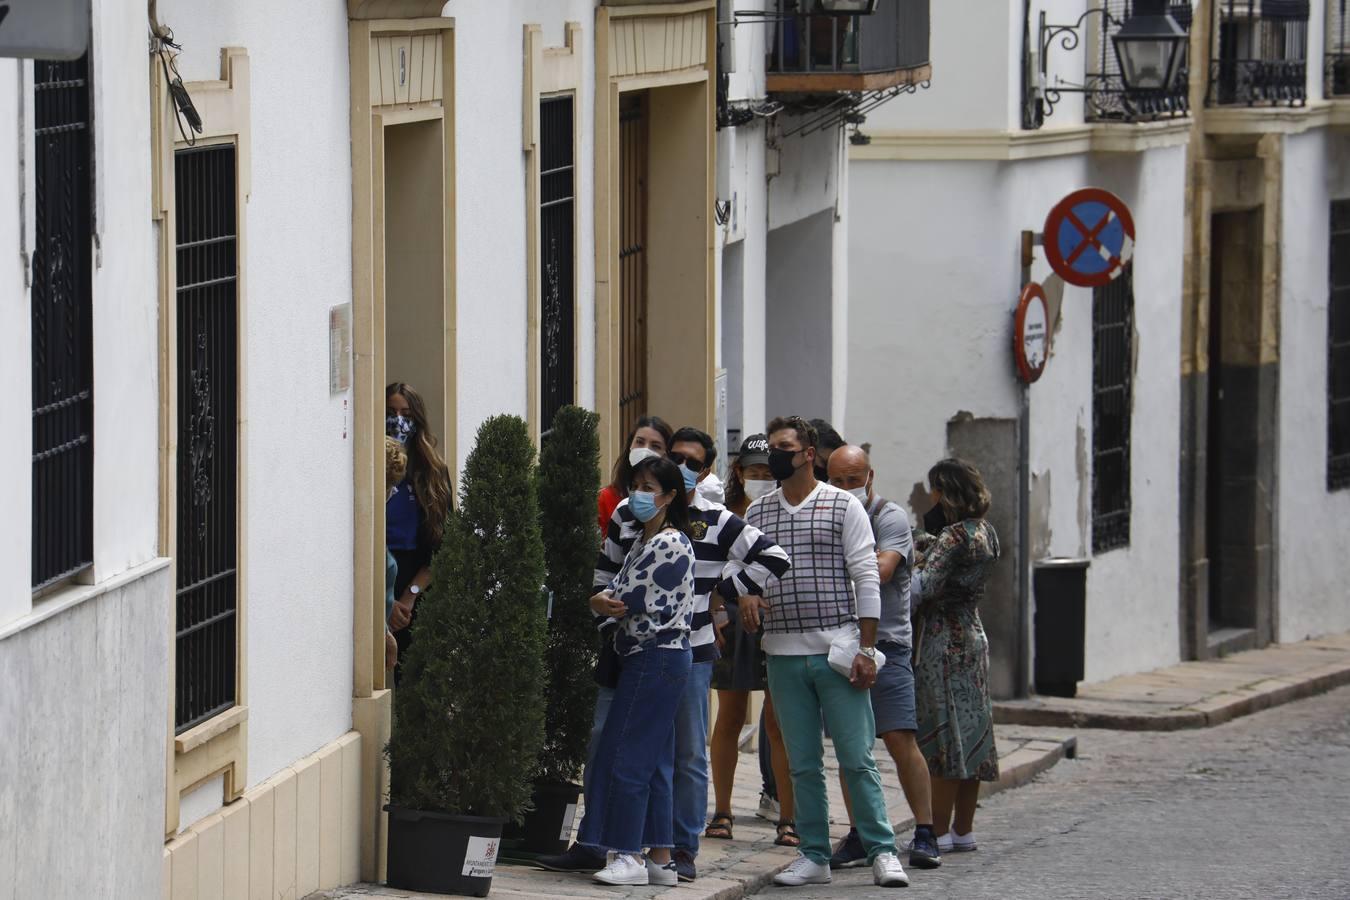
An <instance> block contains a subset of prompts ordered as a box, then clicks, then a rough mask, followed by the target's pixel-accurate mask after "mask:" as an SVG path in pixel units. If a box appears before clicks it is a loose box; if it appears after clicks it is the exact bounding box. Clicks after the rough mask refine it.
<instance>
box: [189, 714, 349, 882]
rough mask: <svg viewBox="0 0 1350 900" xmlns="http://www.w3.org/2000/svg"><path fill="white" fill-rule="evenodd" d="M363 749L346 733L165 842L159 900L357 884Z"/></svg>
mask: <svg viewBox="0 0 1350 900" xmlns="http://www.w3.org/2000/svg"><path fill="white" fill-rule="evenodd" d="M361 749H362V748H361V735H360V734H358V733H357V732H355V731H352V732H348V733H347V734H345V735H343V736H342V737H341V738H340V739H339V740H337V741H334V742H333V743H331V744H329V745H328V746H326V747H324V748H322V749H321V750H319V751H318V752H317V753H315V754H313V755H312V756H307V757H305V758H304V759H301V760H298V761H296V762H295V763H294V764H293V765H291V766H287V767H286V768H284V769H282V770H281V771H280V772H278V773H277V774H276V775H274V776H272V777H271V778H269V779H267V780H266V781H264V782H263V783H262V784H260V785H258V786H257V787H256V788H254V789H253V790H251V791H248V792H246V793H245V794H244V795H243V796H242V797H240V798H239V799H238V800H236V801H234V802H233V803H231V804H229V805H228V806H226V807H225V808H224V809H222V810H221V811H220V812H219V813H217V814H215V815H212V816H207V817H206V818H205V819H203V820H202V821H200V822H197V823H196V824H194V825H193V826H192V827H191V828H189V829H187V830H186V831H184V832H183V833H182V834H180V835H179V836H178V837H176V838H174V839H173V840H171V841H169V843H168V844H166V845H165V847H164V898H165V900H207V898H212V900H273V898H276V900H299V898H302V897H305V896H306V895H308V894H311V893H313V892H314V891H317V890H322V889H326V888H334V887H338V886H340V885H344V884H351V883H353V882H355V881H359V880H360V873H361V815H360V803H361V780H362V768H361V766H362V762H361V760H362V752H361Z"/></svg>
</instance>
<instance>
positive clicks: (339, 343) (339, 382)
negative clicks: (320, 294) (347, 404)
mask: <svg viewBox="0 0 1350 900" xmlns="http://www.w3.org/2000/svg"><path fill="white" fill-rule="evenodd" d="M351 386H352V305H351V304H350V303H343V304H342V305H341V306H334V307H333V308H332V309H330V310H329V311H328V392H329V393H330V394H342V393H345V392H347V391H348V390H350V389H351Z"/></svg>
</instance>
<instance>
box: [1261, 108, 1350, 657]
mask: <svg viewBox="0 0 1350 900" xmlns="http://www.w3.org/2000/svg"><path fill="white" fill-rule="evenodd" d="M1346 198H1350V139H1348V138H1347V137H1345V136H1344V135H1338V134H1334V133H1331V132H1326V131H1312V132H1308V133H1305V134H1301V135H1291V136H1289V137H1287V138H1285V141H1284V190H1283V203H1282V207H1281V210H1280V215H1281V248H1280V259H1281V274H1280V295H1281V298H1280V300H1281V309H1280V393H1279V396H1280V441H1279V462H1278V471H1279V545H1278V546H1279V600H1278V634H1277V638H1278V640H1280V641H1298V640H1302V639H1304V638H1307V637H1311V636H1316V635H1322V634H1327V633H1331V632H1337V631H1344V630H1346V629H1350V603H1347V602H1346V597H1347V589H1346V585H1345V570H1344V568H1343V567H1341V566H1337V565H1335V564H1334V563H1335V561H1336V560H1339V559H1343V558H1344V544H1345V542H1344V540H1343V539H1342V538H1340V537H1339V534H1340V531H1341V529H1343V528H1344V524H1345V522H1346V521H1350V490H1340V491H1335V492H1328V491H1327V364H1328V360H1327V329H1328V327H1329V318H1328V301H1329V298H1330V294H1329V287H1328V286H1329V281H1328V271H1329V247H1328V240H1329V230H1330V220H1329V201H1330V200H1333V199H1346Z"/></svg>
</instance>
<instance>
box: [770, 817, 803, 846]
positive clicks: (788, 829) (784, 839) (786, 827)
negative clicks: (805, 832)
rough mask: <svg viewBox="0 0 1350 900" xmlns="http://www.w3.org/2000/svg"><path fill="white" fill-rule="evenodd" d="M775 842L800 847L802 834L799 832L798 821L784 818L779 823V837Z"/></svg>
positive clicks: (779, 844)
mask: <svg viewBox="0 0 1350 900" xmlns="http://www.w3.org/2000/svg"><path fill="white" fill-rule="evenodd" d="M774 843H775V844H776V845H778V846H779V847H800V846H801V845H802V838H801V835H799V834H797V823H796V822H790V821H787V820H784V821H782V822H779V823H778V837H777V838H776V839H774Z"/></svg>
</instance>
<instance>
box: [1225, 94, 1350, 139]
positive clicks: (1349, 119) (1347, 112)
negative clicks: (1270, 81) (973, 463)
mask: <svg viewBox="0 0 1350 900" xmlns="http://www.w3.org/2000/svg"><path fill="white" fill-rule="evenodd" d="M1204 124H1205V133H1206V134H1211V135H1214V134H1250V135H1260V134H1303V133H1304V132H1305V131H1311V130H1313V129H1315V128H1326V127H1328V126H1329V125H1332V124H1337V125H1346V124H1350V101H1345V100H1339V101H1336V102H1327V101H1325V100H1321V101H1313V102H1310V103H1308V104H1307V105H1306V106H1300V107H1284V106H1262V107H1245V106H1243V107H1226V106H1216V107H1211V108H1209V109H1207V110H1205V117H1204Z"/></svg>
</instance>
